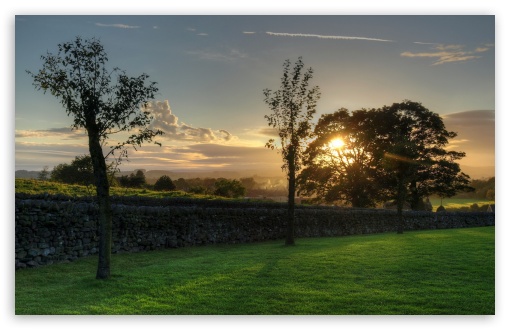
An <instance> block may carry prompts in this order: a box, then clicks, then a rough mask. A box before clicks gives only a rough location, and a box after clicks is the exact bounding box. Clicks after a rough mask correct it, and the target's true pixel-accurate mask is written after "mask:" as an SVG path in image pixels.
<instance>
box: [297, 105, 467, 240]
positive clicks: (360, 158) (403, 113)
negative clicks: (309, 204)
mask: <svg viewBox="0 0 510 330" xmlns="http://www.w3.org/2000/svg"><path fill="white" fill-rule="evenodd" d="M455 136H456V133H454V132H449V131H447V130H446V128H445V126H444V124H443V121H442V119H441V117H439V115H437V114H435V113H433V112H431V111H430V110H428V109H426V108H425V107H423V106H422V105H421V104H420V103H417V102H412V101H404V102H402V103H395V104H393V105H392V106H384V107H382V108H379V109H371V110H366V109H362V110H357V111H354V112H353V113H352V114H349V112H348V111H347V110H346V109H340V110H338V111H336V112H335V113H333V114H326V115H323V116H321V118H320V119H319V121H318V123H317V125H316V127H315V130H314V134H313V140H312V142H311V143H310V144H309V147H308V149H307V150H306V160H305V166H306V167H305V169H304V170H303V171H302V173H301V174H300V177H299V182H300V189H301V190H302V191H303V192H304V193H305V194H313V195H315V196H317V199H319V200H321V201H326V202H334V201H338V200H347V201H349V202H350V203H351V204H352V205H353V206H357V207H367V206H374V205H375V203H376V202H378V201H386V200H388V199H394V200H395V201H396V205H397V210H398V214H399V219H400V221H399V228H398V232H403V221H402V219H403V218H402V210H403V208H404V204H405V203H409V204H410V206H411V208H412V209H420V208H424V207H425V203H424V202H423V198H426V197H428V196H430V195H432V194H438V195H439V196H442V197H451V196H453V195H455V194H456V193H457V192H459V191H467V190H470V189H472V188H470V187H469V176H467V175H466V174H464V173H462V172H461V171H460V167H459V164H458V163H456V161H457V160H459V159H461V158H462V157H464V156H465V154H464V153H463V152H456V151H447V150H446V149H445V147H446V145H447V144H448V140H449V139H451V138H454V137H455ZM335 139H342V141H343V145H341V146H339V145H338V144H337V145H334V144H332V143H331V142H332V141H334V140H335Z"/></svg>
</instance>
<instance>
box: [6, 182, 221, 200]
mask: <svg viewBox="0 0 510 330" xmlns="http://www.w3.org/2000/svg"><path fill="white" fill-rule="evenodd" d="M15 191H16V193H26V194H33V195H37V194H44V193H47V194H49V195H57V194H60V195H65V196H70V197H84V196H85V197H86V196H95V195H96V191H95V187H94V186H92V185H91V186H88V187H87V186H82V185H75V184H65V183H59V182H53V181H41V180H35V179H20V178H17V179H15ZM110 194H111V195H112V196H140V197H153V198H163V197H191V198H199V199H224V198H222V197H219V196H209V195H195V194H191V193H186V192H183V191H155V190H150V189H143V188H142V189H137V188H122V187H111V188H110Z"/></svg>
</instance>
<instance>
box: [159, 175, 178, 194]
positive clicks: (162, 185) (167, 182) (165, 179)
mask: <svg viewBox="0 0 510 330" xmlns="http://www.w3.org/2000/svg"><path fill="white" fill-rule="evenodd" d="M154 190H158V191H163V190H165V191H172V190H175V184H174V183H173V182H172V179H170V177H169V176H168V175H163V176H161V177H160V178H159V179H158V181H156V183H155V184H154Z"/></svg>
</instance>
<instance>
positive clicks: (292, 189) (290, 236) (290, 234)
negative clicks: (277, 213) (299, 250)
mask: <svg viewBox="0 0 510 330" xmlns="http://www.w3.org/2000/svg"><path fill="white" fill-rule="evenodd" d="M295 195H296V168H295V165H294V159H292V161H291V162H289V200H288V210H287V236H286V239H285V245H294V244H295V241H294V209H295V205H296V201H295Z"/></svg>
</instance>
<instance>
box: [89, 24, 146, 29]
mask: <svg viewBox="0 0 510 330" xmlns="http://www.w3.org/2000/svg"><path fill="white" fill-rule="evenodd" d="M95 25H96V26H100V27H114V28H118V29H139V28H140V26H135V25H127V24H103V23H95Z"/></svg>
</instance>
